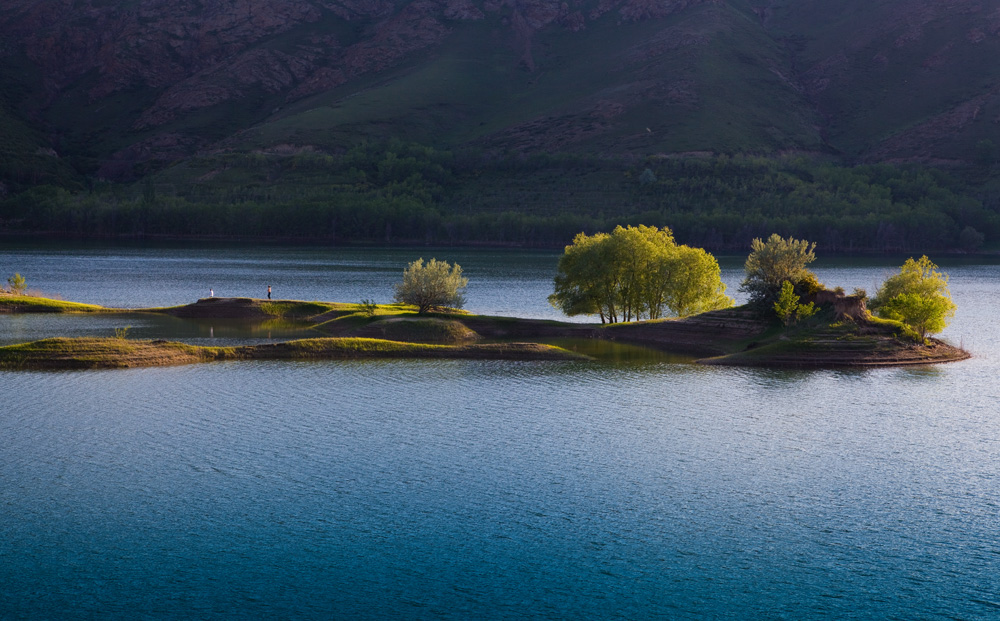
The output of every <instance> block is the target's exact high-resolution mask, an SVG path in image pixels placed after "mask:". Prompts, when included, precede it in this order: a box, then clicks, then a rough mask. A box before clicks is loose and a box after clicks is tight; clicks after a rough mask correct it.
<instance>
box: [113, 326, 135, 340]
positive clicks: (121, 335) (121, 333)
mask: <svg viewBox="0 0 1000 621" xmlns="http://www.w3.org/2000/svg"><path fill="white" fill-rule="evenodd" d="M131 329H132V326H125V327H124V328H115V338H116V339H118V340H119V341H124V340H125V339H127V338H128V331H129V330H131Z"/></svg>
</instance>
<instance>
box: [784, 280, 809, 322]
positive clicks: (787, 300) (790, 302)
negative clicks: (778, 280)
mask: <svg viewBox="0 0 1000 621" xmlns="http://www.w3.org/2000/svg"><path fill="white" fill-rule="evenodd" d="M800 299H801V298H799V296H797V295H795V288H794V287H793V286H792V283H791V282H789V281H787V280H786V281H785V282H783V283H782V284H781V293H779V294H778V301H777V302H775V303H774V312H775V314H776V315H778V319H780V320H781V323H783V324H785V325H786V326H790V325H792V324H793V323H798V322H800V321H802V320H803V319H808V318H809V317H812V316H813V315H815V314H816V313H817V312H819V308H818V307H817V306H816V305H815V304H814V303H812V302H809V303H808V304H799V300H800Z"/></svg>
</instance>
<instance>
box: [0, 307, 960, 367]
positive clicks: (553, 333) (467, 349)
mask: <svg viewBox="0 0 1000 621" xmlns="http://www.w3.org/2000/svg"><path fill="white" fill-rule="evenodd" d="M812 301H814V302H815V303H816V306H817V307H818V308H819V312H817V313H816V314H815V315H814V316H812V317H809V318H808V319H807V320H804V321H801V322H799V323H797V324H795V325H792V326H785V325H783V324H782V323H781V322H779V321H777V320H776V319H775V318H773V317H768V316H761V314H760V313H755V312H754V311H753V310H752V309H751V308H749V307H747V306H739V307H733V308H728V309H723V310H716V311H710V312H706V313H701V314H698V315H693V316H690V317H685V318H682V319H658V320H649V321H637V322H629V323H615V324H593V323H587V324H584V323H569V322H561V321H550V320H539V319H520V318H514V317H495V316H484V315H474V314H470V313H467V312H464V311H457V310H445V311H441V312H430V313H423V314H418V313H417V312H416V310H415V309H414V308H413V307H407V306H405V305H400V304H387V305H372V306H368V307H366V306H364V305H362V304H351V303H334V302H316V301H313V302H309V301H298V300H273V301H272V300H263V299H255V298H219V297H211V298H204V299H200V300H197V301H196V302H194V303H191V304H187V305H182V306H175V307H165V308H144V309H114V308H105V307H102V306H95V305H89V304H78V303H73V302H65V301H61V300H50V299H46V298H39V297H30V296H23V295H0V313H79V314H88V313H100V314H118V315H122V316H127V315H134V314H143V313H159V314H166V315H171V316H174V317H178V318H190V319H218V320H243V321H261V322H264V321H270V320H276V319H287V320H294V321H296V322H301V323H303V324H305V325H307V326H308V327H309V328H310V330H311V331H315V333H316V337H314V338H305V339H296V340H289V341H284V342H276V343H265V344H255V345H240V346H231V347H211V346H195V345H189V344H185V343H179V342H172V341H166V340H159V339H157V340H139V339H130V338H127V335H126V334H121V335H119V336H109V337H106V338H48V339H43V340H39V341H33V342H29V343H22V344H15V345H8V346H5V347H0V369H5V370H16V369H25V370H28V369H112V368H131V367H148V366H162V365H176V364H191V363H196V362H211V361H221V360H342V359H365V358H397V359H403V358H453V359H503V360H536V361H537V360H548V361H555V360H587V359H588V357H587V356H584V355H581V354H578V353H575V352H573V351H570V350H569V349H566V348H563V347H559V346H557V345H553V344H549V343H547V342H546V341H557V340H558V339H564V338H582V339H597V340H605V341H613V342H620V343H629V344H636V345H641V346H644V347H648V348H653V349H657V350H660V351H664V352H670V353H679V354H685V355H689V356H691V357H692V359H693V360H694V361H695V362H697V363H700V364H708V365H736V366H762V367H785V368H822V367H883V366H903V365H925V364H934V363H943V362H954V361H959V360H965V359H967V358H969V357H970V354H969V353H968V352H966V351H964V350H963V349H961V348H959V347H955V346H953V345H950V344H948V343H945V342H944V341H941V340H938V339H934V338H927V339H925V340H923V341H922V342H916V341H914V340H913V339H911V338H908V337H907V336H906V335H904V334H901V333H900V331H899V329H898V324H894V323H893V322H887V321H884V320H880V319H878V318H875V317H872V316H871V315H870V314H869V313H868V312H867V309H865V307H864V301H863V299H861V298H858V297H857V296H848V295H844V294H842V293H835V292H832V291H820V292H818V293H816V294H815V296H814V297H813V299H812Z"/></svg>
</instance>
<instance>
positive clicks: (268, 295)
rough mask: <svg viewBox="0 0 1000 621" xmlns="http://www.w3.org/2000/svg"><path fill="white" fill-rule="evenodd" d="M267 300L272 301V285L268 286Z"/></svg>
mask: <svg viewBox="0 0 1000 621" xmlns="http://www.w3.org/2000/svg"><path fill="white" fill-rule="evenodd" d="M267 299H269V300H270V299H271V285H268V286H267Z"/></svg>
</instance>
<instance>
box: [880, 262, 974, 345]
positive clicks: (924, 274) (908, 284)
mask: <svg viewBox="0 0 1000 621" xmlns="http://www.w3.org/2000/svg"><path fill="white" fill-rule="evenodd" d="M937 267H938V266H937V265H935V264H934V263H933V262H932V261H931V260H930V259H928V258H927V256H926V255H924V256H922V257H920V258H919V259H917V260H914V259H913V258H912V257H911V258H909V259H907V260H906V262H905V263H903V265H902V267H900V269H899V273H898V274H895V275H893V276H890V277H889V278H887V279H886V280H885V282H884V283H882V286H881V287H879V289H878V291H877V292H876V293H875V297H874V298H872V300H871V303H870V304H869V307H870V308H871V310H872V311H874V312H875V314H877V315H878V316H879V317H883V318H885V319H894V320H896V321H901V322H903V323H904V324H906V325H908V326H910V327H911V328H913V330H914V331H916V333H917V334H918V335H919V336H920V338H925V337H926V336H927V334H928V333H933V332H940V331H941V330H944V329H945V327H946V326H947V325H948V320H949V319H951V318H952V317H954V316H955V303H954V302H953V301H952V299H951V292H950V291H949V290H948V275H947V274H943V273H941V272H939V271H937Z"/></svg>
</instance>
